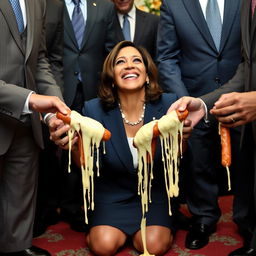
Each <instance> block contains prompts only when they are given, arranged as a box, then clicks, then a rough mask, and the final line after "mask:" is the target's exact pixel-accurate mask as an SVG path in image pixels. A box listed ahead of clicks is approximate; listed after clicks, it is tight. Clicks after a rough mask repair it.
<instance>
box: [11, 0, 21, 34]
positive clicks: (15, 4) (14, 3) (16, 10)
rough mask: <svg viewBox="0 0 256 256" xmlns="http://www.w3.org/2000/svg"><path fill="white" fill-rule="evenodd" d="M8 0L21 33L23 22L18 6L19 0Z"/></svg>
mask: <svg viewBox="0 0 256 256" xmlns="http://www.w3.org/2000/svg"><path fill="white" fill-rule="evenodd" d="M9 1H10V3H11V5H12V9H13V12H14V14H15V17H16V21H17V25H18V29H19V32H20V33H22V32H23V31H24V22H23V15H22V11H21V8H20V1H19V0H9Z"/></svg>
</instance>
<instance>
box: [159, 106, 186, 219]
mask: <svg viewBox="0 0 256 256" xmlns="http://www.w3.org/2000/svg"><path fill="white" fill-rule="evenodd" d="M158 129H159V131H160V135H159V137H160V142H161V148H162V161H163V166H164V177H165V186H166V192H167V196H168V206H169V215H172V212H171V198H172V197H177V196H178V195H179V168H178V165H179V162H178V161H179V153H180V152H182V129H183V122H180V120H179V118H178V116H177V113H176V111H172V112H170V113H169V114H168V115H164V116H162V117H161V118H160V120H159V121H158ZM179 134H180V136H181V138H180V141H181V143H180V144H179Z"/></svg>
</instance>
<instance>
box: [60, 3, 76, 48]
mask: <svg viewBox="0 0 256 256" xmlns="http://www.w3.org/2000/svg"><path fill="white" fill-rule="evenodd" d="M63 23H64V30H65V31H66V33H67V35H68V36H69V37H70V39H71V41H72V42H73V44H74V46H75V47H76V48H79V47H78V44H77V41H76V37H75V33H74V30H73V25H72V22H71V20H70V18H69V14H68V10H67V6H66V4H65V2H64V13H63Z"/></svg>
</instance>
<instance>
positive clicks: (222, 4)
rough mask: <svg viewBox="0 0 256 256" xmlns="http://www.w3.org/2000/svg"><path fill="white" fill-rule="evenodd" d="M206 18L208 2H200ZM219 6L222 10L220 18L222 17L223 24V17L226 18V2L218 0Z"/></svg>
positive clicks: (205, 0) (200, 0)
mask: <svg viewBox="0 0 256 256" xmlns="http://www.w3.org/2000/svg"><path fill="white" fill-rule="evenodd" d="M199 2H200V5H201V8H202V11H203V14H204V17H205V13H206V6H207V2H208V0H199ZM217 2H218V5H219V10H220V17H221V21H222V23H223V16H224V4H225V0H217Z"/></svg>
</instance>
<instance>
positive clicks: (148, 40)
mask: <svg viewBox="0 0 256 256" xmlns="http://www.w3.org/2000/svg"><path fill="white" fill-rule="evenodd" d="M158 22H159V17H158V16H157V15H154V14H151V13H147V12H143V11H141V10H139V9H137V8H136V24H135V34H134V40H133V42H134V44H135V45H138V46H143V47H144V48H146V49H147V51H148V52H149V53H150V55H151V57H152V58H153V59H155V57H156V40H157V29H158ZM115 31H116V38H117V40H118V42H120V41H123V40H124V35H123V32H122V29H121V26H120V22H119V19H118V16H117V14H116V20H115Z"/></svg>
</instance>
